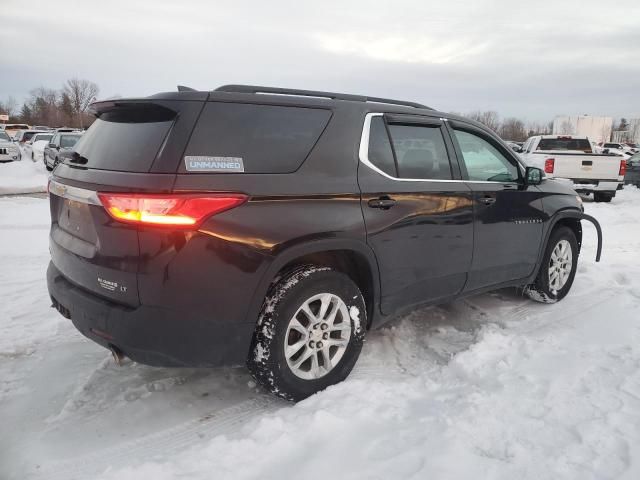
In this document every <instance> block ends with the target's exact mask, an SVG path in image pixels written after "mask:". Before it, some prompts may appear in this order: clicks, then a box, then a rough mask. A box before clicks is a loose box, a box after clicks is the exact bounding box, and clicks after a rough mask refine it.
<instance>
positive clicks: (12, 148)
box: [0, 130, 20, 162]
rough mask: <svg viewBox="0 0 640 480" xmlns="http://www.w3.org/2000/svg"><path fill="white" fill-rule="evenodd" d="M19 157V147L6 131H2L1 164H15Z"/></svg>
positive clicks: (0, 142) (0, 145) (0, 133)
mask: <svg viewBox="0 0 640 480" xmlns="http://www.w3.org/2000/svg"><path fill="white" fill-rule="evenodd" d="M19 157H20V152H19V150H18V146H17V145H16V144H15V143H14V142H13V141H12V140H11V137H9V135H7V134H6V132H5V131H4V130H0V162H14V161H16V160H18V158H19Z"/></svg>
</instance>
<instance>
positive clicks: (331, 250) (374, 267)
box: [245, 239, 380, 327]
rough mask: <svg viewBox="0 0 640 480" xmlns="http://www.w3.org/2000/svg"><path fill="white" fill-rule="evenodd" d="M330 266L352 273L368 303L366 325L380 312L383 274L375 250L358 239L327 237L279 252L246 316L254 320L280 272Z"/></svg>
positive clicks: (260, 283) (253, 298)
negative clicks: (379, 268)
mask: <svg viewBox="0 0 640 480" xmlns="http://www.w3.org/2000/svg"><path fill="white" fill-rule="evenodd" d="M304 264H309V265H317V266H329V267H331V268H333V269H335V270H337V271H339V272H342V273H344V274H345V275H347V276H349V277H350V278H351V279H352V280H353V281H354V283H355V284H356V285H357V286H358V288H359V289H360V291H361V292H362V295H363V297H364V299H365V304H366V305H367V327H370V326H371V324H372V323H373V319H374V317H376V316H378V315H379V314H380V313H379V312H378V308H377V306H378V305H379V303H380V302H379V299H380V277H379V270H378V263H377V261H376V258H375V255H374V253H373V251H372V250H371V249H370V248H369V246H368V245H366V244H365V243H363V242H360V241H358V240H341V239H328V240H319V241H313V242H307V243H304V244H299V245H295V246H291V247H289V248H287V249H286V250H283V251H282V252H280V253H279V254H278V255H277V256H276V257H275V258H274V259H273V261H272V262H271V263H270V265H269V266H268V267H267V269H266V271H265V272H264V273H263V275H262V278H261V280H260V282H259V284H258V287H257V288H256V290H255V292H254V294H253V297H252V299H251V301H250V304H249V308H248V310H247V316H246V318H245V320H246V322H247V323H254V322H255V321H256V320H257V318H258V314H259V313H260V309H261V307H262V303H263V301H264V298H265V297H266V295H267V291H268V289H269V287H270V285H271V284H272V283H273V281H274V279H275V278H277V276H278V274H279V273H280V272H283V271H286V270H288V269H291V268H294V267H296V266H298V265H304Z"/></svg>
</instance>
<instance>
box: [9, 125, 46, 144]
mask: <svg viewBox="0 0 640 480" xmlns="http://www.w3.org/2000/svg"><path fill="white" fill-rule="evenodd" d="M37 133H42V131H41V130H31V129H29V130H20V131H18V132H16V134H15V136H14V137H13V139H14V140H15V141H16V142H18V144H19V145H20V146H21V147H24V144H25V143H26V142H28V141H29V140H31V138H32V137H33V136H34V135H35V134H37Z"/></svg>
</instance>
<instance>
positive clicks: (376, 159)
mask: <svg viewBox="0 0 640 480" xmlns="http://www.w3.org/2000/svg"><path fill="white" fill-rule="evenodd" d="M368 157H369V161H370V162H371V163H373V164H374V165H375V166H376V167H378V168H379V169H380V170H382V171H383V172H384V173H386V174H387V175H391V176H392V177H397V176H398V175H397V173H396V164H395V161H394V160H393V150H392V149H391V142H390V141H389V135H387V127H386V126H385V125H384V119H383V118H382V117H372V118H371V127H370V129H369V154H368Z"/></svg>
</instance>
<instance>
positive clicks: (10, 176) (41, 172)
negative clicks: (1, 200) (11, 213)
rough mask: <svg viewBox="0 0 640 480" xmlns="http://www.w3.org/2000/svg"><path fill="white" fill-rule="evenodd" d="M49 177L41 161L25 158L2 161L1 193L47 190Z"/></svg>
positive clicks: (0, 174)
mask: <svg viewBox="0 0 640 480" xmlns="http://www.w3.org/2000/svg"><path fill="white" fill-rule="evenodd" d="M48 178H49V175H48V173H47V170H46V168H44V165H43V164H42V163H41V162H33V161H31V159H24V160H23V161H17V162H8V163H0V195H7V194H19V193H37V192H46V191H47V180H48Z"/></svg>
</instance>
